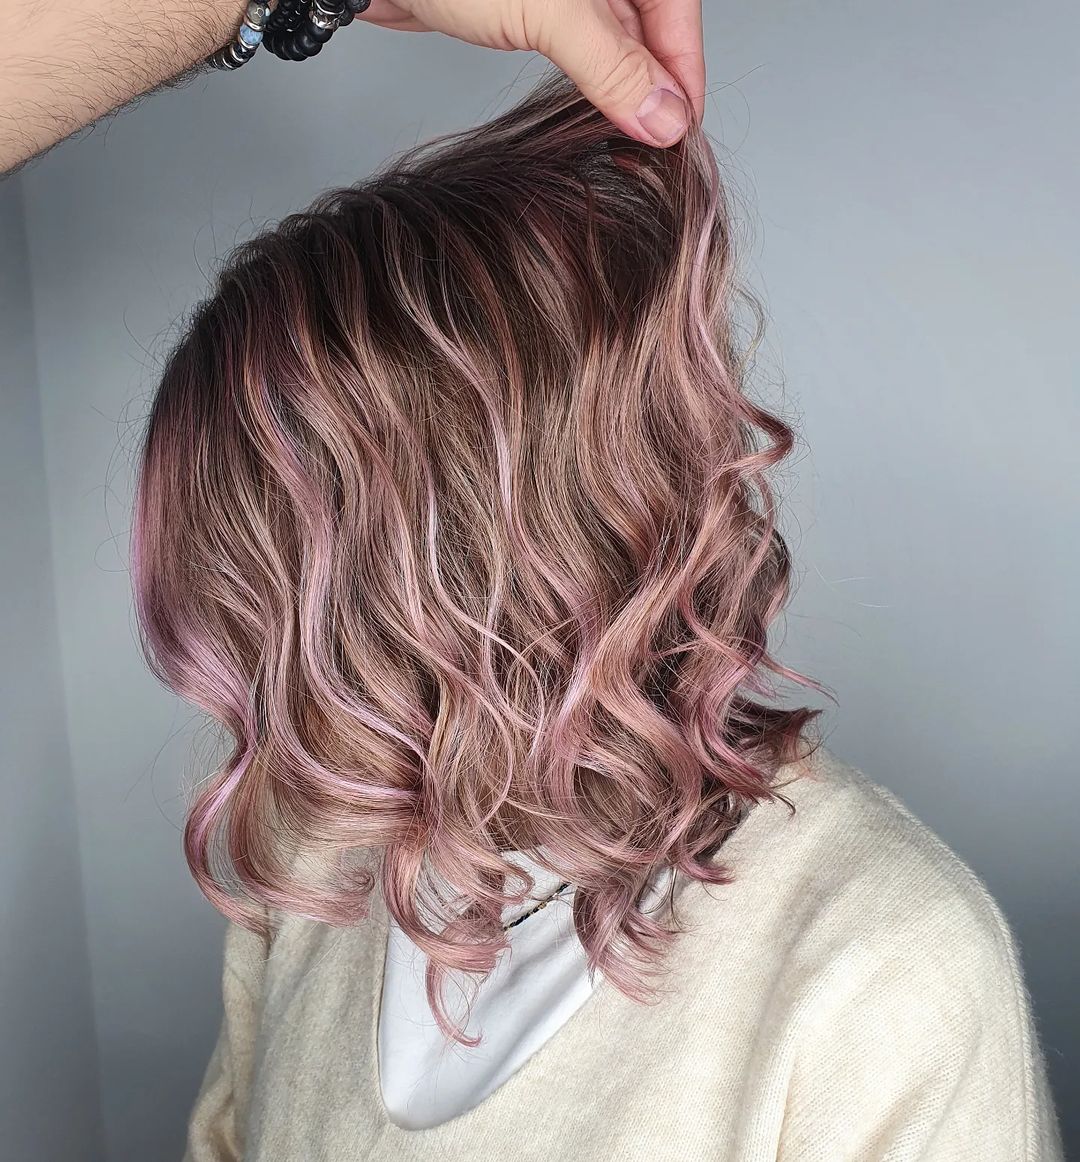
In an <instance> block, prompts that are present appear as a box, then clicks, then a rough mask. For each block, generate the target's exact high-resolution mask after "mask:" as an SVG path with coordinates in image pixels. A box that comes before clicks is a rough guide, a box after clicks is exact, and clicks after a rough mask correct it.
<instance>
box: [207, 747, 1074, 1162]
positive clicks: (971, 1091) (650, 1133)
mask: <svg viewBox="0 0 1080 1162" xmlns="http://www.w3.org/2000/svg"><path fill="white" fill-rule="evenodd" d="M781 781H783V782H785V783H786V784H787V785H786V786H784V787H783V794H784V795H786V796H787V797H788V798H789V799H790V800H791V801H792V802H793V803H794V804H795V806H796V809H797V810H796V814H795V815H794V816H792V815H791V814H790V813H789V811H788V809H787V808H786V806H785V805H784V804H782V803H776V804H773V803H768V804H760V805H758V806H757V807H755V808H754V809H753V810H752V811H751V813H750V815H749V817H748V818H747V819H746V820H745V821H744V823H743V824H742V826H741V827H740V828H739V829H738V830H737V831H736V833H735V834H734V835H733V836H732V837H731V839H730V840H729V841H728V843H726V844H725V845H724V847H723V848H722V850H721V854H720V856H718V859H719V860H720V862H723V863H725V864H727V865H729V866H730V867H731V868H732V869H733V871H734V872H735V876H736V879H735V882H734V883H733V884H732V885H730V886H728V887H720V888H708V889H707V888H704V887H702V886H701V885H698V884H695V883H689V882H685V881H683V882H681V884H680V887H679V895H678V901H679V902H678V905H677V911H678V914H679V916H680V917H681V918H682V921H683V924H684V927H685V928H686V929H687V930H686V931H685V932H684V934H683V935H682V936H680V937H679V938H678V940H677V942H676V944H675V946H674V948H673V953H672V959H671V962H670V963H671V974H670V976H669V978H668V986H669V992H668V995H666V996H665V998H664V999H663V1000H662V1001H661V1002H660V1003H659V1004H656V1005H652V1006H641V1005H638V1004H635V1003H634V1002H632V1001H629V1000H626V999H625V998H624V997H622V995H621V994H619V993H618V992H616V991H615V990H614V988H613V987H612V986H610V985H609V984H608V983H607V982H606V981H602V982H601V983H600V984H599V986H598V987H597V989H596V991H595V992H594V993H593V995H592V996H591V997H590V998H589V1000H588V1001H586V1003H585V1004H584V1006H583V1007H582V1008H581V1009H580V1010H579V1011H578V1012H577V1013H576V1014H575V1015H574V1016H573V1017H571V1019H570V1020H569V1022H568V1023H567V1024H566V1025H564V1026H563V1028H562V1029H560V1030H559V1031H558V1032H557V1033H556V1034H555V1035H554V1037H553V1038H551V1040H549V1041H548V1042H547V1043H545V1044H544V1045H543V1046H542V1047H541V1048H540V1049H539V1050H538V1051H537V1052H536V1053H535V1054H534V1055H533V1056H532V1057H531V1058H529V1059H528V1060H527V1061H526V1062H525V1064H524V1065H523V1066H522V1067H521V1068H520V1069H519V1070H518V1071H517V1072H516V1073H515V1074H513V1076H511V1077H510V1079H509V1080H508V1081H506V1082H505V1083H504V1084H503V1085H502V1086H500V1087H499V1088H498V1089H496V1090H495V1091H494V1092H493V1093H492V1094H491V1095H490V1096H489V1097H487V1098H486V1099H485V1100H484V1101H483V1102H482V1103H481V1104H480V1105H478V1106H476V1107H475V1108H474V1109H472V1110H469V1111H467V1112H466V1113H464V1114H460V1115H459V1116H457V1117H455V1118H453V1119H452V1120H451V1121H449V1122H447V1123H445V1124H443V1125H441V1126H436V1127H434V1128H433V1129H428V1130H415V1131H410V1130H404V1129H400V1128H399V1127H397V1126H395V1125H394V1124H393V1123H392V1122H391V1121H390V1120H389V1119H388V1117H387V1116H386V1112H385V1109H384V1108H383V1105H382V1102H381V1098H380V1091H379V1082H378V1060H377V1054H376V1046H377V1039H376V1030H377V1024H378V1015H379V997H380V988H381V983H382V966H383V952H384V948H385V940H386V930H387V917H386V912H385V909H384V907H383V904H382V901H381V899H380V898H379V897H378V896H376V897H375V898H374V900H373V907H372V915H371V917H370V918H369V919H368V920H367V921H364V922H363V923H361V924H360V925H358V926H357V927H355V928H351V929H334V928H331V927H329V926H326V925H322V924H318V923H315V922H312V921H307V920H301V919H296V918H291V917H285V918H279V919H278V925H277V928H276V933H275V936H274V939H273V941H272V943H271V946H270V948H269V949H267V948H266V947H264V945H263V944H262V942H261V941H260V940H259V939H258V938H256V937H254V936H252V935H251V934H250V933H248V932H247V931H245V930H243V929H241V928H239V927H236V926H232V927H230V928H229V930H228V934H227V937H226V946H225V968H224V977H223V983H224V1002H225V1016H224V1020H223V1022H222V1026H221V1033H220V1037H219V1040H218V1043H217V1046H216V1048H215V1049H214V1053H213V1056H212V1058H211V1060H210V1063H209V1066H208V1068H207V1071H206V1075H205V1078H204V1080H203V1084H202V1088H201V1090H200V1092H199V1095H198V1097H197V1099H196V1102H195V1106H194V1109H193V1111H192V1114H191V1120H190V1132H189V1143H188V1150H187V1153H186V1154H185V1162H211V1160H213V1162H224V1160H230V1162H231V1160H236V1159H245V1160H247V1162H367V1160H378V1162H486V1160H488V1159H492V1160H494V1159H504V1158H514V1159H519V1160H521V1162H541V1160H543V1162H550V1160H553V1159H554V1160H558V1162H706V1160H709V1162H776V1160H782V1162H857V1160H859V1162H862V1160H866V1162H914V1160H915V1159H920V1160H927V1162H946V1160H960V1159H962V1160H964V1162H1036V1160H1038V1162H1059V1160H1061V1159H1062V1158H1063V1151H1062V1146H1061V1139H1060V1131H1059V1128H1058V1123H1057V1119H1056V1117H1055V1112H1054V1106H1053V1102H1052V1099H1051V1097H1050V1093H1049V1090H1048V1087H1047V1081H1046V1071H1045V1064H1044V1059H1043V1054H1042V1051H1041V1049H1040V1044H1039V1039H1038V1036H1037V1031H1036V1027H1035V1024H1034V1021H1033V1018H1032V1011H1031V1005H1030V999H1029V997H1028V994H1027V990H1026V987H1025V983H1024V979H1023V975H1022V968H1021V964H1020V960H1019V957H1018V952H1017V947H1016V942H1015V939H1014V937H1013V935H1012V932H1011V930H1010V928H1009V926H1008V924H1007V922H1006V920H1005V919H1004V917H1003V916H1002V913H1001V911H1000V909H999V907H998V906H997V904H996V903H995V901H994V900H993V899H992V897H991V896H990V894H989V893H988V892H987V890H986V887H985V886H984V884H983V883H982V882H981V880H980V879H979V878H978V877H977V876H976V875H975V874H974V873H973V872H972V871H971V870H970V869H969V868H968V867H967V865H966V864H964V863H963V862H962V861H961V860H960V859H959V858H958V857H957V856H956V855H955V854H954V853H953V852H952V851H951V850H950V849H949V848H948V847H947V846H946V845H945V844H944V843H943V842H942V841H941V840H940V839H939V838H938V837H937V836H936V835H935V834H934V833H933V832H932V831H930V830H929V828H927V827H926V826H925V825H924V824H922V823H921V822H919V821H918V820H917V819H916V818H915V817H913V816H912V815H911V813H910V812H909V811H907V810H906V808H905V807H904V806H903V805H902V804H901V803H900V802H899V801H898V800H897V799H896V798H895V797H894V796H893V795H891V794H890V793H889V792H887V791H885V790H884V789H882V788H881V787H879V786H877V785H876V784H874V783H873V782H871V781H870V780H869V779H868V778H867V777H866V776H865V775H863V774H862V773H860V772H859V771H857V770H855V769H853V768H852V767H850V766H847V765H845V764H844V763H842V762H840V761H839V760H838V759H837V758H835V757H834V756H833V755H832V754H831V753H830V752H829V751H827V750H825V749H824V748H821V749H819V750H818V751H817V752H816V754H815V755H814V756H812V758H811V759H809V760H808V761H806V762H804V763H802V764H798V765H795V764H793V765H791V766H790V767H787V768H785V769H784V770H783V771H782V772H781ZM681 880H682V877H680V881H681Z"/></svg>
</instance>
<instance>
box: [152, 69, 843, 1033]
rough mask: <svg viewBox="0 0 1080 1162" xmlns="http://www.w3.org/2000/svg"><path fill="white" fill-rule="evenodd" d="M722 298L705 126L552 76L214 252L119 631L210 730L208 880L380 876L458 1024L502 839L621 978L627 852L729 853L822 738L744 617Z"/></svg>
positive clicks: (264, 891)
mask: <svg viewBox="0 0 1080 1162" xmlns="http://www.w3.org/2000/svg"><path fill="white" fill-rule="evenodd" d="M748 298H749V296H747V295H746V293H745V292H744V291H742V290H740V289H739V288H738V287H737V285H736V283H735V280H734V251H733V240H732V229H731V220H730V214H729V210H728V206H727V201H726V194H725V191H724V189H723V186H722V184H721V181H720V178H719V174H718V169H717V164H716V160H715V157H714V155H713V152H712V150H711V148H710V146H709V144H708V142H707V139H706V138H705V136H704V134H703V133H702V131H701V130H700V129H693V130H692V131H691V133H690V135H689V136H688V137H687V139H686V140H685V141H684V142H682V143H681V144H679V145H678V146H676V147H674V148H670V149H656V148H651V147H648V146H644V145H642V144H640V143H638V142H636V141H634V140H632V139H631V138H629V137H627V136H625V135H624V134H623V133H621V132H620V131H619V130H617V129H616V128H614V127H613V126H612V125H611V124H609V123H608V122H607V121H606V120H605V119H604V118H603V117H602V116H601V115H600V114H598V113H597V112H596V111H595V110H594V109H593V108H592V106H591V105H589V104H588V103H587V102H586V101H585V100H584V99H582V98H581V97H580V96H579V95H578V94H577V92H576V91H575V90H574V89H573V88H572V86H570V85H569V84H568V83H567V82H565V81H563V80H561V79H558V78H553V79H550V80H546V81H545V82H544V83H543V84H541V85H540V86H539V87H538V88H537V89H535V90H534V91H533V92H532V93H531V94H530V95H529V96H528V97H527V98H526V99H525V100H524V101H523V102H522V103H520V104H518V105H517V106H516V107H514V108H513V109H511V110H510V111H509V112H507V113H506V114H505V115H503V116H500V117H499V118H497V119H496V120H494V121H492V122H490V123H489V124H486V125H484V126H482V127H480V128H479V129H476V130H472V131H470V132H467V133H463V134H459V135H455V136H452V137H449V138H443V139H440V140H439V141H436V142H435V143H433V144H432V145H430V146H427V147H423V148H421V149H418V150H414V151H412V152H411V153H409V154H407V155H405V156H404V157H403V158H401V159H399V160H397V161H396V162H395V163H394V164H392V165H391V166H390V167H389V168H388V169H386V170H385V171H384V172H381V173H379V174H377V175H376V176H375V177H373V178H371V179H370V180H367V181H364V182H362V183H360V184H357V185H355V186H351V187H349V188H346V189H339V190H335V191H333V192H330V193H327V194H325V195H323V196H322V197H321V198H319V199H318V200H317V201H316V202H315V203H314V204H313V206H312V207H311V208H310V209H309V210H307V211H306V212H304V213H298V214H293V215H291V216H289V217H287V218H286V219H284V220H283V221H282V222H281V223H280V224H278V225H277V226H276V227H275V228H274V229H271V230H269V231H267V232H265V233H263V234H261V235H260V236H259V237H256V238H255V239H254V240H253V241H250V242H247V243H245V244H244V245H242V246H240V247H239V248H238V249H237V250H235V251H234V252H233V253H232V254H231V255H230V257H229V259H228V261H227V263H226V264H225V265H224V267H223V269H222V271H221V272H220V274H219V275H218V277H217V279H216V283H215V286H214V288H213V294H212V296H211V297H210V298H209V299H208V300H207V301H205V302H204V303H203V304H202V305H201V306H200V307H199V308H198V310H197V312H196V313H195V314H194V316H193V318H192V319H191V320H190V322H189V324H188V326H187V327H186V328H185V333H184V334H183V337H182V339H181V340H180V342H179V343H178V345H177V346H176V347H175V349H174V350H173V352H172V354H171V355H170V357H169V360H168V362H167V365H166V369H165V372H164V376H163V379H162V381H161V384H160V387H159V390H158V392H157V394H156V397H155V399H154V402H153V407H152V410H151V414H150V417H149V422H148V426H147V431H146V435H145V442H144V445H143V449H142V456H141V463H140V466H139V474H138V487H137V495H136V513H135V526H134V532H133V558H132V566H133V581H134V589H135V597H136V608H137V616H138V619H139V626H140V632H141V635H142V639H143V644H144V648H145V650H146V652H147V657H148V661H149V664H150V666H151V668H152V669H153V670H154V672H155V673H156V675H157V676H158V677H159V678H160V679H162V680H163V681H164V682H165V683H166V684H167V685H168V686H169V687H171V689H172V690H174V691H175V692H176V693H177V694H179V695H180V696H182V697H183V698H185V699H187V700H189V701H191V702H192V703H194V704H196V705H197V706H199V707H200V708H202V709H203V710H204V711H206V712H208V713H209V714H210V715H211V716H212V717H213V718H214V719H216V720H217V721H218V722H219V723H221V724H222V725H223V726H224V727H225V728H226V729H227V731H228V737H229V740H230V746H231V753H230V754H229V755H228V757H227V759H226V761H225V762H224V764H223V765H222V766H221V768H220V769H218V770H217V771H215V772H214V773H213V774H212V776H211V777H210V778H208V780H207V781H206V782H205V783H204V785H203V786H202V787H201V788H200V790H199V792H198V794H197V797H196V798H195V801H194V803H193V805H192V807H191V809H190V813H189V815H188V818H187V821H186V825H185V833H184V846H185V855H186V858H187V860H188V862H189V864H190V867H191V870H192V872H193V874H194V876H195V879H196V880H197V882H198V884H199V887H200V889H201V890H202V891H203V892H204V893H205V895H206V896H207V897H208V898H209V899H210V900H211V901H212V902H213V904H214V905H215V906H216V907H217V908H218V909H220V910H221V911H222V912H223V913H225V914H226V915H227V916H228V917H230V918H231V919H233V920H234V921H236V922H238V923H240V924H242V925H244V926H245V927H249V928H254V929H261V928H262V927H263V924H264V922H265V920H266V909H275V910H278V911H281V912H286V913H291V914H296V915H302V916H306V917H310V918H313V919H316V920H319V921H323V922H326V923H329V924H333V925H346V924H351V923H355V922H357V921H358V920H360V919H362V918H363V917H364V916H365V915H366V914H367V907H368V900H369V895H370V893H371V892H372V891H373V890H374V889H375V887H376V885H378V887H379V889H380V890H381V892H382V893H383V896H384V899H385V902H386V905H387V908H388V911H389V913H390V914H391V915H392V916H393V918H394V919H395V920H396V921H397V923H398V924H399V925H400V926H401V927H402V929H404V931H405V932H406V933H407V934H408V936H409V937H410V938H411V939H412V940H413V941H414V942H415V943H416V944H417V945H418V946H419V947H420V948H421V949H422V950H423V951H424V952H425V953H426V954H427V957H428V965H429V967H428V979H427V987H428V997H429V1001H430V1003H431V1006H432V1009H433V1011H434V1012H435V1015H436V1018H437V1020H438V1021H439V1024H440V1027H441V1028H442V1029H443V1030H444V1032H446V1033H447V1035H448V1036H451V1037H452V1038H454V1039H456V1040H458V1041H461V1042H462V1043H464V1044H473V1043H475V1039H473V1040H470V1039H468V1038H466V1037H465V1035H464V1032H463V1030H462V1029H460V1028H457V1027H455V1026H453V1025H452V1024H451V1022H450V1021H449V1019H448V1017H447V1016H446V1012H445V1010H444V1007H443V996H442V988H443V986H444V984H445V980H446V975H445V974H446V973H447V972H448V971H449V970H452V969H456V970H462V971H464V972H466V973H472V974H481V975H483V974H486V973H488V972H489V971H490V970H491V969H492V968H493V967H494V965H495V961H496V957H497V955H498V953H499V952H500V950H501V949H503V948H505V947H506V934H505V933H504V932H503V931H502V928H501V925H500V919H501V915H502V912H503V909H504V908H506V907H507V906H508V905H513V904H520V903H522V902H523V901H524V899H525V898H526V896H527V894H528V893H529V892H530V891H531V890H532V888H533V886H534V885H533V883H532V881H531V880H530V878H529V877H528V876H527V875H526V874H525V873H524V872H523V871H521V870H520V869H519V868H517V867H515V866H514V865H513V864H512V863H510V862H508V861H507V860H506V859H504V858H503V855H502V853H503V852H505V851H510V850H520V851H526V852H529V853H530V854H532V855H533V857H534V858H535V859H536V860H537V861H538V862H540V863H541V864H543V865H544V866H545V867H547V868H549V869H551V870H553V871H556V872H558V873H559V875H560V876H561V878H563V879H566V880H569V881H571V882H572V883H573V884H575V885H576V888H577V890H576V893H575V899H574V905H573V908H574V924H575V927H576V931H577V933H578V935H579V937H580V939H581V942H582V944H583V946H584V948H585V951H586V954H587V957H588V962H589V965H590V967H591V968H598V969H599V970H601V971H602V972H603V974H604V975H605V976H606V977H607V978H609V979H610V980H611V981H612V983H613V984H614V985H615V986H616V987H617V988H618V989H619V990H621V991H622V992H624V993H625V994H626V995H627V996H630V997H633V998H635V999H638V1000H641V1001H647V1000H649V999H650V998H652V997H653V996H654V990H653V988H652V978H653V976H654V975H655V974H656V973H657V972H658V971H659V969H660V967H661V965H662V962H663V959H664V954H665V951H666V949H667V947H668V944H669V942H670V940H671V939H672V938H673V937H674V936H675V935H676V932H675V931H674V930H673V929H671V928H669V927H668V926H666V924H665V922H664V921H663V920H662V919H661V918H660V917H658V916H657V915H655V914H646V913H645V911H644V910H643V909H642V908H641V906H640V904H641V902H642V897H643V893H644V891H645V889H646V888H647V886H648V883H649V881H650V878H651V877H652V875H653V874H654V873H655V872H657V871H658V870H659V869H661V868H664V867H671V868H674V869H676V870H677V871H679V872H681V873H683V874H684V875H685V876H688V877H690V878H691V879H693V880H697V881H701V882H704V883H707V884H724V883H728V882H730V880H731V873H730V872H729V870H728V869H727V868H725V867H724V866H723V865H721V864H719V863H717V862H716V861H715V860H714V858H713V857H714V856H715V855H716V853H717V852H718V850H719V848H720V846H721V844H722V843H723V842H724V840H725V839H726V838H727V837H728V836H729V835H730V834H731V833H732V832H733V830H734V829H735V828H736V827H737V825H738V823H739V822H740V821H741V820H742V819H743V818H744V817H745V815H746V813H747V812H748V810H749V809H750V808H751V807H752V806H753V805H754V804H755V803H758V802H760V801H762V800H765V799H770V798H781V799H783V796H781V795H779V793H778V791H777V790H776V788H775V787H774V785H773V784H774V782H775V780H776V773H777V771H778V769H779V768H780V766H782V765H784V764H785V763H788V762H792V761H795V760H796V759H801V758H803V757H805V754H806V753H809V751H808V750H806V748H807V747H809V750H810V751H812V750H813V749H814V747H815V745H818V744H815V743H813V742H808V731H807V729H806V728H807V726H808V725H809V723H810V720H811V719H812V718H813V717H814V716H815V715H817V714H820V711H817V710H810V709H807V708H795V709H787V708H783V707H780V706H777V705H770V702H775V701H776V700H777V698H776V689H775V684H774V678H775V677H777V676H779V677H785V678H789V679H792V680H794V681H796V682H798V683H800V684H803V685H807V686H814V687H815V688H817V689H821V687H820V686H818V684H817V683H816V682H814V681H813V680H812V679H809V678H806V677H804V676H802V675H800V674H798V673H796V672H794V671H792V670H791V669H789V668H787V667H785V666H783V665H781V664H780V663H779V662H778V661H777V660H776V659H775V658H773V657H771V656H770V654H769V652H768V644H767V633H768V628H769V625H770V623H771V622H772V621H773V619H774V618H775V616H776V615H777V614H778V612H779V611H780V610H781V609H782V607H783V606H784V604H785V602H786V599H787V597H788V592H789V576H790V571H791V564H790V559H789V554H788V551H787V549H786V547H785V543H784V540H783V538H782V536H781V535H780V533H779V532H778V531H777V519H776V518H777V511H776V508H777V506H776V502H775V499H774V495H773V492H772V490H771V488H770V486H769V484H768V482H767V479H766V474H767V472H768V470H769V469H770V468H771V467H773V466H774V465H776V464H777V463H778V462H779V461H780V460H782V459H783V458H784V457H785V456H786V455H787V454H788V453H789V452H790V451H791V449H792V447H793V443H794V437H793V432H792V430H791V428H790V427H789V426H788V425H787V424H786V423H785V422H783V420H782V419H780V418H779V417H778V416H776V415H773V414H770V413H769V412H768V411H766V410H763V408H762V407H760V406H758V405H756V404H755V403H754V402H752V401H751V400H750V399H749V398H748V396H747V395H746V394H745V393H744V390H743V379H744V375H745V372H746V368H747V365H748V359H747V351H745V350H742V349H740V346H739V345H738V343H737V341H736V334H737V331H738V327H737V326H736V323H735V320H734V317H733V316H734V311H735V308H736V306H737V303H738V302H739V300H740V299H743V300H746V299H748ZM750 301H752V300H750ZM757 314H758V319H759V321H760V310H758V312H757ZM770 675H772V677H770ZM784 801H785V802H788V801H787V800H786V799H785V800H784ZM790 806H791V804H790V803H789V807H790ZM360 851H363V852H373V853H375V854H376V855H377V858H376V860H375V862H374V863H372V864H370V866H363V865H358V864H356V863H353V862H351V861H350V860H349V859H348V858H347V856H348V854H349V853H351V852H360ZM312 852H322V853H324V854H326V853H329V854H330V855H331V856H332V857H333V858H331V859H329V860H328V861H327V864H326V866H327V868H328V869H329V870H328V871H327V873H326V874H324V875H322V876H321V877H312V876H311V875H306V874H304V873H303V872H302V870H301V867H302V865H303V863H304V860H303V859H302V858H300V857H303V856H304V855H305V853H312Z"/></svg>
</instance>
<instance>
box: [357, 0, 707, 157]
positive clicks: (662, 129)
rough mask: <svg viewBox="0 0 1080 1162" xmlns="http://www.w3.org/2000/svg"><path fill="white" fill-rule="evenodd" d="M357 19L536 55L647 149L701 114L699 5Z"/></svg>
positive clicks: (448, 7)
mask: <svg viewBox="0 0 1080 1162" xmlns="http://www.w3.org/2000/svg"><path fill="white" fill-rule="evenodd" d="M360 19H361V20H366V21H368V22H369V23H371V24H378V25H381V26H382V27H384V28H396V29H401V30H403V31H407V32H443V33H446V34H447V35H448V36H453V37H456V38H457V39H458V40H464V41H468V42H469V43H470V44H479V45H483V46H485V47H486V48H499V49H532V50H534V51H536V52H539V53H542V54H543V55H544V56H546V57H547V58H548V59H549V60H550V61H551V62H552V63H553V64H555V65H557V66H558V67H559V68H560V69H562V70H563V72H565V73H566V74H567V75H568V76H569V77H570V79H571V80H572V81H574V83H575V84H576V85H577V86H578V88H579V89H580V90H581V92H582V94H583V95H584V96H585V97H587V98H588V99H589V100H590V101H592V103H593V104H594V105H595V106H596V107H597V108H598V109H599V110H600V111H601V112H602V113H603V114H604V115H605V116H606V117H607V118H608V119H609V120H610V121H612V122H613V123H614V124H615V125H617V126H618V127H619V128H620V129H622V130H623V131H624V132H626V133H629V134H630V135H631V136H632V137H635V138H637V139H638V140H639V141H645V142H648V143H649V144H652V145H671V144H673V143H674V142H676V141H678V140H679V138H681V137H682V136H683V134H684V132H685V131H686V128H687V125H688V122H689V119H690V117H693V118H695V119H696V120H700V119H701V116H702V114H703V112H704V106H705V58H704V53H703V50H702V43H701V0H372V3H371V7H370V8H369V9H368V10H367V11H366V12H365V13H364V14H363V15H362V16H361V17H360ZM685 98H689V101H687V100H686V99H685Z"/></svg>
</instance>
